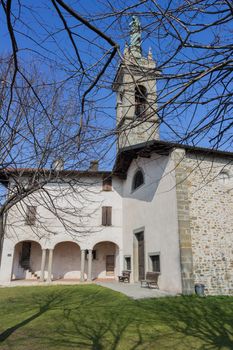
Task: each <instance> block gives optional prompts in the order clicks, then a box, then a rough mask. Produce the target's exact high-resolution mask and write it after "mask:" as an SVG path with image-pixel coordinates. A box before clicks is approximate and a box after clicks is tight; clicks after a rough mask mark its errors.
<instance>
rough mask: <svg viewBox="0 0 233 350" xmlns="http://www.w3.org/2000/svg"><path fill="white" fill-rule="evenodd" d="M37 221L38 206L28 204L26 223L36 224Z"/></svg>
mask: <svg viewBox="0 0 233 350" xmlns="http://www.w3.org/2000/svg"><path fill="white" fill-rule="evenodd" d="M35 223H36V207H35V206H32V205H27V211H26V219H25V224H26V225H35Z"/></svg>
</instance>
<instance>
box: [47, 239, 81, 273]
mask: <svg viewBox="0 0 233 350" xmlns="http://www.w3.org/2000/svg"><path fill="white" fill-rule="evenodd" d="M80 260H81V252H80V248H79V245H78V244H77V243H75V242H69V241H66V242H60V243H58V244H57V245H56V246H55V248H54V252H53V264H52V279H53V280H58V279H69V280H70V279H80V268H81V266H80Z"/></svg>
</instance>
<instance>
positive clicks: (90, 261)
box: [0, 17, 233, 295]
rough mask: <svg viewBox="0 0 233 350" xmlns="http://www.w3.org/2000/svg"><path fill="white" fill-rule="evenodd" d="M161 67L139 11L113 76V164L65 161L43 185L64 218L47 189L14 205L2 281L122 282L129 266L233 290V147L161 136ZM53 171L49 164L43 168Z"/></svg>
mask: <svg viewBox="0 0 233 350" xmlns="http://www.w3.org/2000/svg"><path fill="white" fill-rule="evenodd" d="M160 74H161V72H160V71H158V70H157V69H156V63H155V61H154V60H153V57H152V53H151V51H149V53H148V55H147V57H144V56H143V54H142V49H141V29H140V23H139V21H138V19H137V17H133V20H132V23H131V43H130V46H129V47H126V48H125V51H124V55H123V59H122V61H121V63H120V65H119V67H118V69H117V72H116V75H115V79H114V81H113V84H112V88H113V91H114V92H115V93H116V98H117V102H116V124H117V133H118V135H119V136H118V144H117V155H116V159H115V164H114V167H113V169H112V170H111V171H101V170H99V168H98V163H97V162H92V164H91V166H90V168H89V169H88V170H86V171H81V170H72V171H71V170H65V169H63V167H62V164H60V163H59V162H58V163H59V164H58V167H57V169H56V170H55V173H56V172H57V173H58V172H59V181H58V180H56V176H54V177H51V181H48V183H47V184H46V185H45V189H46V192H47V193H50V196H54V198H55V197H56V211H57V212H59V210H60V212H62V215H63V216H64V218H65V220H66V224H64V223H63V222H62V220H61V217H63V216H62V215H61V216H59V215H55V214H54V212H52V211H51V210H50V208H49V207H46V206H45V205H44V204H43V203H42V196H43V195H42V193H41V190H38V191H36V192H34V193H32V194H31V195H29V196H27V197H25V198H24V199H22V200H21V201H20V202H19V203H17V204H16V205H15V206H13V207H12V208H11V209H10V210H9V212H8V214H7V218H6V227H5V238H4V242H3V249H2V255H1V266H0V284H6V283H7V284H9V283H11V281H13V280H22V279H27V280H38V281H41V282H44V281H47V282H51V281H56V280H80V281H93V280H96V279H98V280H101V279H104V280H106V279H110V280H112V279H115V280H116V281H117V280H118V276H119V275H121V273H122V271H123V270H129V271H131V273H130V282H131V283H134V282H138V281H140V280H142V279H144V278H145V274H146V272H150V271H154V272H158V273H159V280H158V285H159V288H160V289H161V290H164V291H168V292H173V293H177V294H179V293H183V294H192V293H194V290H195V289H194V288H195V284H197V283H202V284H204V285H205V293H206V294H210V295H230V294H233V190H232V189H233V153H230V152H224V151H216V150H212V149H207V148H199V147H192V146H186V145H180V144H176V143H172V142H167V141H163V140H161V139H160V135H159V119H158V116H157V114H156V108H157V106H156V80H157V79H158V77H159V76H160ZM34 172H35V170H34V169H9V170H5V171H1V173H0V181H1V182H2V183H4V184H6V182H7V185H8V188H10V189H12V188H14V186H15V183H16V181H17V179H18V178H19V177H20V178H21V180H22V181H25V183H27V181H29V180H30V178H31V177H33V174H34ZM46 174H47V175H48V176H51V170H48V169H47V170H46V169H44V170H43V174H42V171H41V176H42V175H43V176H46ZM71 182H72V186H70V183H71ZM90 189H91V190H90ZM57 194H58V195H57ZM59 194H62V195H59ZM49 205H50V204H49V202H48V206H49ZM69 218H70V219H69ZM67 222H70V224H69V225H68V224H67Z"/></svg>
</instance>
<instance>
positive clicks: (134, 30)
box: [130, 16, 142, 57]
mask: <svg viewBox="0 0 233 350" xmlns="http://www.w3.org/2000/svg"><path fill="white" fill-rule="evenodd" d="M141 33H142V29H141V24H140V21H139V19H138V17H137V16H133V17H132V21H131V22H130V51H131V52H132V53H133V54H134V55H135V56H136V57H141V55H142V48H141V43H142V39H141Z"/></svg>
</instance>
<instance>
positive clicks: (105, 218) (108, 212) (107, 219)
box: [102, 207, 112, 226]
mask: <svg viewBox="0 0 233 350" xmlns="http://www.w3.org/2000/svg"><path fill="white" fill-rule="evenodd" d="M102 225H103V226H111V225H112V207H102Z"/></svg>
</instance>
